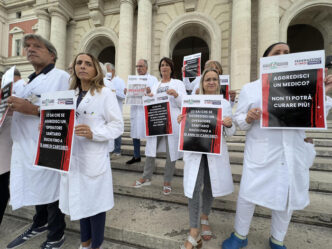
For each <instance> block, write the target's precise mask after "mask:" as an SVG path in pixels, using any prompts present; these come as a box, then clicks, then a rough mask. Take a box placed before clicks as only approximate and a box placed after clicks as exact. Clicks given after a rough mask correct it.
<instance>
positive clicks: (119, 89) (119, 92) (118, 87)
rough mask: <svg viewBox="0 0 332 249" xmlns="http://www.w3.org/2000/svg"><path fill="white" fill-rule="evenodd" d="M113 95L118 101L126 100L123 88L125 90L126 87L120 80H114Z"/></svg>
mask: <svg viewBox="0 0 332 249" xmlns="http://www.w3.org/2000/svg"><path fill="white" fill-rule="evenodd" d="M114 83H115V94H116V97H117V98H120V99H124V98H126V95H125V88H126V85H125V83H124V81H123V80H122V79H120V78H117V79H115V82H114Z"/></svg>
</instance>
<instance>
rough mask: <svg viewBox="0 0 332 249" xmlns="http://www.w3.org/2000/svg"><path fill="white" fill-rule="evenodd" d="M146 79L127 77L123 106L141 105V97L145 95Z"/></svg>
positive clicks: (143, 76)
mask: <svg viewBox="0 0 332 249" xmlns="http://www.w3.org/2000/svg"><path fill="white" fill-rule="evenodd" d="M147 83H148V77H147V76H145V75H129V76H128V82H127V94H126V101H125V104H127V105H142V104H143V99H142V97H143V96H144V94H145V93H146V87H147Z"/></svg>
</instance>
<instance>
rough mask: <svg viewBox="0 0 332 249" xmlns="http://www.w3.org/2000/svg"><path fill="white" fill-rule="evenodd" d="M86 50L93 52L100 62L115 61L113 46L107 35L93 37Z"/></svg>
mask: <svg viewBox="0 0 332 249" xmlns="http://www.w3.org/2000/svg"><path fill="white" fill-rule="evenodd" d="M86 51H87V52H89V53H91V54H93V55H94V56H95V57H96V58H98V59H99V60H100V62H102V63H105V62H111V63H113V64H114V63H115V47H114V44H113V42H112V41H111V40H110V39H109V38H108V37H104V36H98V37H95V38H94V39H93V40H92V41H91V42H90V44H89V45H88V46H87V48H86Z"/></svg>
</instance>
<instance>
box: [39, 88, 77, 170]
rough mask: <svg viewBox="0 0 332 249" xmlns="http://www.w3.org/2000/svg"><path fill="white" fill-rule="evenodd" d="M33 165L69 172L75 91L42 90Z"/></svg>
mask: <svg viewBox="0 0 332 249" xmlns="http://www.w3.org/2000/svg"><path fill="white" fill-rule="evenodd" d="M41 101H42V103H41V106H40V110H41V111H40V132H39V140H38V147H37V153H36V158H35V166H38V167H39V166H41V167H46V168H47V169H51V170H57V171H61V172H68V171H69V165H70V157H71V152H72V142H73V133H74V123H75V109H76V103H75V102H76V100H75V92H74V91H73V90H71V91H59V92H52V93H43V94H42V95H41Z"/></svg>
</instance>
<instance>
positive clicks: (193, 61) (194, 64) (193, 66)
mask: <svg viewBox="0 0 332 249" xmlns="http://www.w3.org/2000/svg"><path fill="white" fill-rule="evenodd" d="M201 57H202V53H197V54H192V55H188V56H184V57H183V66H184V67H185V70H184V72H183V78H195V77H197V76H200V75H201Z"/></svg>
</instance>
